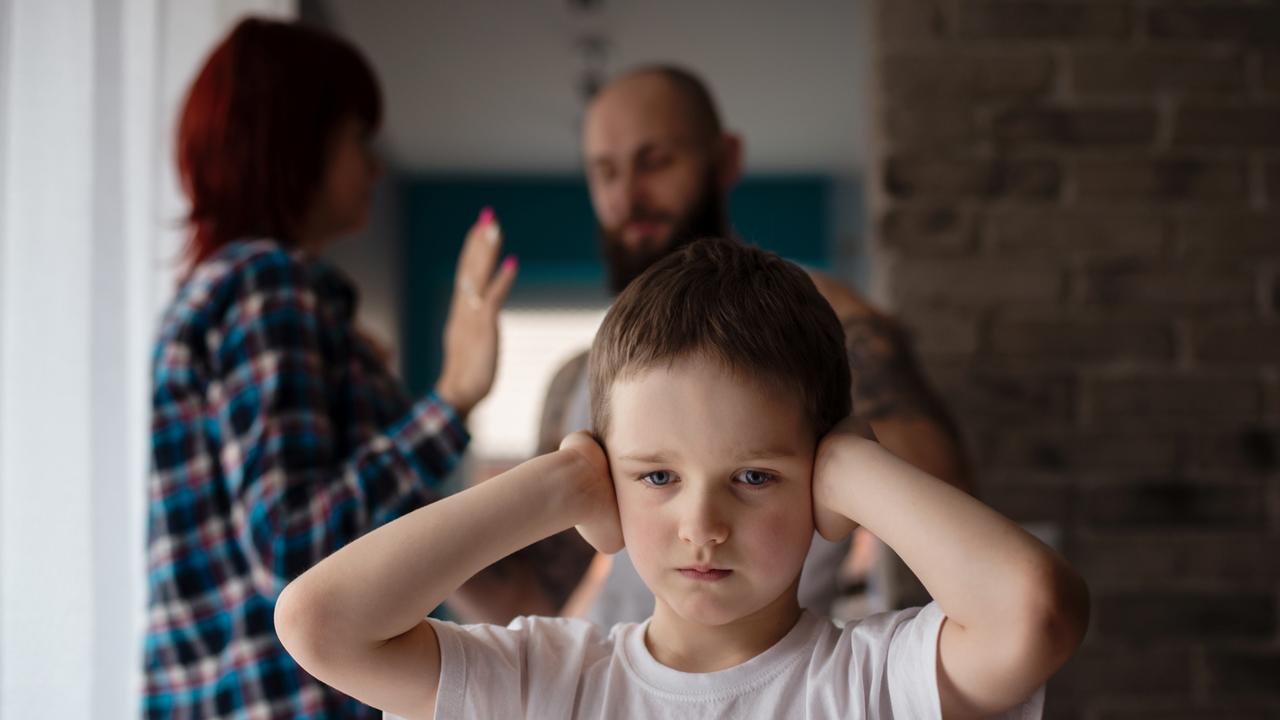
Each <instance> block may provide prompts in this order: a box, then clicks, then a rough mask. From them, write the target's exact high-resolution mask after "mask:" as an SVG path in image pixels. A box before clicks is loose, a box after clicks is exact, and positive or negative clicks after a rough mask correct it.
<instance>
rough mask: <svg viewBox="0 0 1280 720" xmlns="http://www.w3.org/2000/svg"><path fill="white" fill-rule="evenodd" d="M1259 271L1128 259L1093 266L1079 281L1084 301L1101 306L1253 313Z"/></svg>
mask: <svg viewBox="0 0 1280 720" xmlns="http://www.w3.org/2000/svg"><path fill="white" fill-rule="evenodd" d="M1257 283H1258V279H1257V271H1256V270H1255V269H1254V268H1251V267H1249V266H1248V265H1247V264H1242V263H1236V262H1228V263H1223V264H1221V265H1218V266H1210V265H1207V264H1205V263H1195V264H1186V265H1183V264H1166V263H1147V262H1143V261H1140V260H1134V259H1130V258H1123V259H1119V260H1106V261H1098V262H1093V263H1089V264H1088V265H1086V267H1085V268H1084V269H1083V270H1082V276H1081V278H1080V297H1081V301H1082V302H1084V303H1085V304H1088V305H1096V306H1101V307H1144V308H1148V309H1150V308H1155V307H1165V308H1178V309H1182V310H1193V311H1214V312H1221V311H1224V310H1234V311H1238V312H1239V313H1240V314H1243V313H1246V312H1252V311H1253V310H1254V309H1255V308H1256V307H1257V303H1258V290H1257V287H1258V286H1257Z"/></svg>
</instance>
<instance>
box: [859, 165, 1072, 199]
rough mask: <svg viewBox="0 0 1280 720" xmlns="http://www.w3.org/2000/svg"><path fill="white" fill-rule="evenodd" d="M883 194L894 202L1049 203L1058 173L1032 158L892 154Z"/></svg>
mask: <svg viewBox="0 0 1280 720" xmlns="http://www.w3.org/2000/svg"><path fill="white" fill-rule="evenodd" d="M884 182H885V189H886V190H888V192H889V194H890V195H892V196H895V197H899V198H924V199H929V198H959V197H986V198H998V197H1011V198H1030V199H1044V200H1048V199H1053V198H1056V197H1057V196H1058V193H1059V192H1060V190H1061V186H1062V168H1061V166H1060V165H1059V164H1058V163H1057V162H1055V161H1053V160H1048V159H1042V158H1031V159H1003V158H997V159H982V158H943V157H936V156H910V155H895V156H893V157H891V158H890V159H889V161H888V162H887V163H886V165H885V170H884Z"/></svg>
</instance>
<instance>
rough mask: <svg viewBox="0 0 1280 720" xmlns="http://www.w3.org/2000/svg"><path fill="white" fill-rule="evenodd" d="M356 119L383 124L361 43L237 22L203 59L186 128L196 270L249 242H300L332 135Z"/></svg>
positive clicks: (182, 172)
mask: <svg viewBox="0 0 1280 720" xmlns="http://www.w3.org/2000/svg"><path fill="white" fill-rule="evenodd" d="M353 117H354V118H355V119H357V120H358V121H360V122H361V123H363V124H364V126H365V128H366V130H367V131H368V132H369V133H372V132H373V131H375V130H376V129H377V127H378V125H379V123H380V122H381V120H382V93H381V90H380V89H379V87H378V81H377V78H376V77H375V76H374V74H373V70H372V69H371V68H370V67H369V64H368V62H367V61H366V60H365V59H364V57H363V56H362V55H361V54H360V52H359V51H358V50H357V49H356V48H355V47H354V46H353V45H351V44H350V43H348V42H346V41H345V40H342V39H341V38H338V37H336V36H334V35H330V34H328V33H325V32H322V31H320V30H316V29H313V28H309V27H305V26H302V25H299V24H297V23H288V22H278V21H273V20H261V19H256V18H250V19H247V20H243V21H241V22H240V24H238V25H236V27H235V29H233V30H232V31H231V33H230V34H229V35H228V36H227V37H226V39H225V40H223V41H222V43H221V44H219V45H218V47H217V48H215V49H214V51H213V53H212V54H211V55H210V56H209V59H208V60H207V61H205V64H204V67H203V68H202V69H201V70H200V74H199V75H198V76H197V77H196V80H195V82H194V83H193V84H192V85H191V90H190V92H189V94H188V95H187V100H186V104H185V105H184V106H183V109H182V115H181V119H180V120H179V122H178V142H177V161H178V174H179V177H180V178H181V179H182V185H183V189H184V191H185V192H186V194H187V197H188V198H189V199H190V201H191V214H190V215H189V216H188V217H187V222H188V224H189V226H190V229H191V235H190V238H189V240H188V245H187V248H186V253H185V254H186V259H187V261H188V262H189V267H194V266H195V265H196V264H198V263H199V262H201V261H203V260H205V259H207V258H208V257H210V256H211V255H213V254H214V253H215V252H217V251H218V249H219V248H221V247H222V246H224V245H226V244H227V243H229V242H232V241H234V240H237V239H241V238H247V237H270V238H274V239H276V240H279V241H280V242H281V243H284V244H286V245H291V244H293V243H295V242H296V241H297V235H298V232H299V231H300V229H301V225H302V222H303V220H304V216H305V215H306V213H307V211H308V209H309V208H310V206H311V204H312V202H313V201H314V199H315V197H316V195H317V193H318V192H319V190H320V186H321V183H323V181H324V172H325V167H326V165H327V162H328V155H329V146H330V143H331V142H332V140H333V137H334V133H335V131H336V130H337V129H338V127H339V124H340V123H342V122H343V121H345V120H347V119H348V118H353Z"/></svg>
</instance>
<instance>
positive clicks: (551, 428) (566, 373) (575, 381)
mask: <svg viewBox="0 0 1280 720" xmlns="http://www.w3.org/2000/svg"><path fill="white" fill-rule="evenodd" d="M589 354H590V352H589V351H587V350H583V351H581V352H579V353H578V354H576V355H573V356H572V357H570V358H569V359H567V360H565V361H564V362H563V363H561V365H560V367H559V368H557V369H556V371H555V373H554V374H553V375H552V376H551V382H550V383H549V384H548V385H547V393H546V395H545V397H544V398H543V402H542V418H541V420H540V422H539V424H538V449H537V450H538V454H539V455H541V454H543V453H548V452H551V451H552V450H555V449H556V448H557V447H559V446H560V440H561V439H562V438H563V437H564V436H565V434H566V433H567V432H568V431H567V430H566V423H567V418H568V415H569V405H570V403H571V402H573V397H574V394H575V393H576V392H578V390H579V388H581V387H582V386H583V385H584V384H585V383H586V378H587V357H588V355H589Z"/></svg>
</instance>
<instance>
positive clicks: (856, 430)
mask: <svg viewBox="0 0 1280 720" xmlns="http://www.w3.org/2000/svg"><path fill="white" fill-rule="evenodd" d="M855 438H862V439H866V440H871V441H873V442H874V441H875V439H876V436H875V433H874V432H872V430H871V426H870V425H868V424H867V423H866V422H865V421H863V420H859V419H857V418H855V417H853V416H852V415H851V416H849V417H847V418H845V419H844V420H842V421H840V423H839V424H837V425H836V426H835V427H833V428H831V432H829V433H827V435H826V437H824V438H822V441H821V442H820V443H818V452H817V455H816V457H815V458H814V463H813V525H814V527H815V528H817V530H818V534H819V535H821V536H822V537H824V538H826V539H827V540H829V541H831V542H835V541H837V540H843V539H844V538H845V537H846V536H847V535H848V534H849V533H851V532H853V531H854V529H855V528H857V527H858V523H857V522H855V521H853V520H852V519H850V518H848V517H846V516H845V515H844V514H843V513H841V512H839V511H838V510H836V509H835V507H836V490H837V488H838V487H839V483H840V482H841V480H842V479H847V478H848V476H849V474H850V473H851V472H857V470H856V469H854V468H850V467H848V463H845V462H841V461H840V457H841V453H840V449H841V446H843V445H845V444H847V443H849V442H850V441H851V440H852V441H854V442H857V440H854V439H855Z"/></svg>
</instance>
